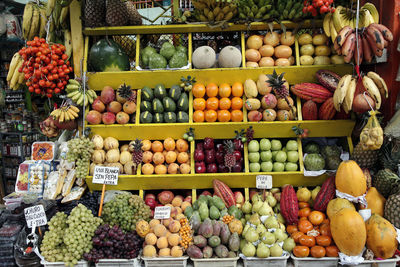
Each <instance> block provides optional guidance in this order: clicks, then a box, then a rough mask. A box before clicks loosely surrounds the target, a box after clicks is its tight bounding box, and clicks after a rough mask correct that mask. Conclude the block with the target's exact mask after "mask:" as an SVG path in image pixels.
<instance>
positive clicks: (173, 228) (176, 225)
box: [168, 220, 181, 233]
mask: <svg viewBox="0 0 400 267" xmlns="http://www.w3.org/2000/svg"><path fill="white" fill-rule="evenodd" d="M168 228H169V230H170V231H171V233H177V232H179V229H181V223H180V222H179V221H177V220H173V221H172V222H171V223H170V224H169V226H168Z"/></svg>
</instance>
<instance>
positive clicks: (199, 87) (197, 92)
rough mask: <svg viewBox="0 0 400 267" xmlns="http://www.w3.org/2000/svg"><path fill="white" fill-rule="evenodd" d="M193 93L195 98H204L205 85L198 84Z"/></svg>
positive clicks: (194, 86)
mask: <svg viewBox="0 0 400 267" xmlns="http://www.w3.org/2000/svg"><path fill="white" fill-rule="evenodd" d="M192 93H193V96H194V97H203V96H204V95H205V94H206V88H205V87H204V84H201V83H196V84H195V85H193V88H192Z"/></svg>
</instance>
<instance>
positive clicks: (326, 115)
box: [319, 97, 336, 120]
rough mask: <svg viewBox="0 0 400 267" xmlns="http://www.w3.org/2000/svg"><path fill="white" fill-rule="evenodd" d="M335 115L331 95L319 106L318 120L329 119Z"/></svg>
mask: <svg viewBox="0 0 400 267" xmlns="http://www.w3.org/2000/svg"><path fill="white" fill-rule="evenodd" d="M335 115H336V109H335V107H334V105H333V97H331V98H328V99H327V100H326V101H325V102H324V103H323V104H322V105H321V107H320V108H319V119H320V120H331V119H333V118H334V117H335Z"/></svg>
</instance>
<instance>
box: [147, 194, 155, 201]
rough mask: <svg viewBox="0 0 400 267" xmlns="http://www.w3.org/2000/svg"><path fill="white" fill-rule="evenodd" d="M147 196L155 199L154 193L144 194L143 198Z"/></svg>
mask: <svg viewBox="0 0 400 267" xmlns="http://www.w3.org/2000/svg"><path fill="white" fill-rule="evenodd" d="M148 198H152V199H156V196H155V195H154V194H146V195H145V196H144V199H145V200H146V199H148Z"/></svg>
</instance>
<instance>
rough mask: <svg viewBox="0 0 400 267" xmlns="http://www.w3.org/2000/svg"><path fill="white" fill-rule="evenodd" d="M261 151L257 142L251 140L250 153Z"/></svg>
mask: <svg viewBox="0 0 400 267" xmlns="http://www.w3.org/2000/svg"><path fill="white" fill-rule="evenodd" d="M259 150H260V144H259V143H258V141H257V140H251V141H250V143H249V152H258V151H259Z"/></svg>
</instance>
